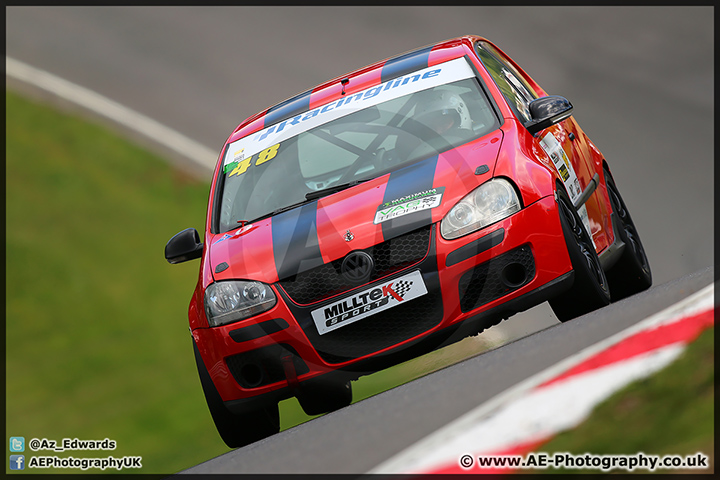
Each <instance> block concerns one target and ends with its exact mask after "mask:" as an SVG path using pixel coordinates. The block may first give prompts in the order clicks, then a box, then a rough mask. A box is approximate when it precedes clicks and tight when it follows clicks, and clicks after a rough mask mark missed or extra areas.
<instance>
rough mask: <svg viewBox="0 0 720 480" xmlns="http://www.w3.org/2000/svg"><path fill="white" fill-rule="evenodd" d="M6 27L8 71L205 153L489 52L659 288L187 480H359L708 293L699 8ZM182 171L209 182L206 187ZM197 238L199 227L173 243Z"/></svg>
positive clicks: (707, 157)
mask: <svg viewBox="0 0 720 480" xmlns="http://www.w3.org/2000/svg"><path fill="white" fill-rule="evenodd" d="M5 13H6V53H7V55H8V56H9V57H12V58H15V59H18V60H20V61H22V62H25V63H27V64H29V65H32V66H34V67H37V68H41V69H43V70H46V71H48V72H50V73H53V74H55V75H57V76H59V77H62V78H65V79H67V80H69V81H71V82H74V83H76V84H78V85H81V86H83V87H86V88H89V89H91V90H94V91H96V92H98V93H100V94H102V95H104V96H106V97H108V98H111V99H112V100H114V101H116V102H118V103H121V104H123V105H126V106H128V107H129V108H132V109H134V110H136V111H138V112H140V113H142V114H144V115H146V116H148V117H150V118H152V119H155V120H157V121H159V122H161V123H163V124H165V125H167V126H169V127H171V128H173V129H175V130H177V131H179V132H180V133H182V134H184V135H185V136H187V137H190V138H191V139H194V140H196V141H198V142H200V143H201V144H204V145H206V146H208V147H209V148H211V149H214V150H219V149H220V147H221V146H222V144H223V142H224V141H225V139H226V137H227V136H228V135H229V133H230V132H231V131H232V130H233V129H234V128H235V126H236V125H237V124H238V123H240V122H241V121H242V120H243V119H245V118H246V117H248V116H250V115H252V114H254V113H256V112H257V111H261V110H264V109H265V108H267V107H269V106H271V105H272V104H274V103H277V102H279V101H281V100H284V99H285V98H288V97H290V96H292V95H294V94H296V93H299V92H302V91H305V90H307V89H309V88H312V87H313V86H315V85H316V84H318V83H321V82H323V81H325V80H327V79H330V78H333V77H336V76H338V75H341V74H342V73H345V72H348V71H351V70H353V69H356V68H359V67H362V66H364V65H367V64H370V63H373V62H376V61H378V60H381V59H383V58H387V57H391V56H394V55H397V54H400V53H403V52H405V51H408V50H412V49H414V48H417V47H420V46H424V45H427V44H430V43H434V42H436V41H439V40H444V39H447V38H451V37H455V36H459V35H463V34H470V33H472V34H478V35H482V36H485V37H487V38H489V39H490V40H492V41H494V42H496V43H497V44H498V45H499V46H500V47H501V48H502V49H504V50H505V51H506V52H507V53H508V54H509V55H510V56H511V57H513V59H515V60H516V61H517V62H518V63H519V64H520V65H521V66H523V67H524V68H525V70H526V71H527V72H528V73H529V74H530V75H531V76H532V77H533V78H534V79H535V80H536V81H537V82H538V83H540V84H541V85H542V86H543V87H544V88H545V89H546V90H548V91H549V92H550V93H553V94H559V95H563V96H565V97H567V98H568V99H570V101H571V102H572V103H573V104H574V106H575V110H574V115H575V118H576V119H577V120H578V122H579V123H580V125H581V127H582V128H583V129H584V130H585V132H586V133H587V134H588V135H589V137H590V138H591V139H592V140H593V142H594V143H595V144H596V145H597V146H598V148H599V149H600V150H601V151H602V152H603V153H604V155H605V157H606V158H607V159H608V161H609V163H610V166H611V168H612V171H613V174H614V176H615V178H616V182H617V184H618V187H619V188H620V190H621V192H622V194H623V197H624V199H625V201H626V203H627V205H628V207H629V209H630V211H631V212H632V215H633V218H634V220H635V223H636V225H637V227H638V230H639V232H640V234H641V236H642V239H643V243H644V245H645V248H646V251H647V253H648V257H649V259H650V263H651V266H652V268H653V276H654V284H655V285H659V287H655V288H653V289H652V290H651V291H649V292H647V293H645V294H642V295H638V296H636V297H634V298H632V299H628V300H626V301H625V302H621V303H619V304H615V305H611V306H610V307H608V308H606V309H603V310H601V311H599V312H597V313H595V314H591V315H589V316H587V317H584V318H581V319H578V320H577V321H573V322H570V323H567V324H559V323H558V322H557V320H556V319H555V317H554V315H553V314H552V312H551V311H550V309H549V308H548V307H547V306H546V305H543V306H540V307H536V308H534V309H531V310H529V311H527V312H524V313H522V314H519V315H516V316H515V317H513V318H511V319H510V320H508V321H506V322H503V324H501V326H500V327H501V328H502V329H503V331H504V332H506V333H505V335H506V336H507V337H508V338H518V337H523V336H526V335H530V334H532V335H531V336H527V337H525V338H523V339H521V340H517V341H515V342H512V343H509V344H507V345H505V346H503V347H502V348H499V349H497V350H494V351H492V352H489V353H486V354H483V355H480V356H478V357H475V358H473V359H470V360H468V361H466V362H463V363H461V364H458V365H455V366H453V367H450V368H447V369H444V370H442V371H441V372H438V373H436V374H433V375H431V376H428V377H424V378H422V379H419V380H417V381H414V382H412V383H410V384H408V385H405V386H402V387H399V388H396V389H393V390H391V391H388V392H385V393H384V394H381V395H378V396H376V397H373V398H370V399H368V400H365V401H363V402H359V403H358V404H355V405H353V406H351V407H349V408H346V409H343V410H341V411H339V412H335V413H333V414H330V415H326V416H324V417H321V418H318V419H316V420H314V421H312V422H309V423H308V424H304V425H301V426H298V427H295V428H293V429H291V430H288V431H286V432H282V433H281V434H279V435H276V436H274V437H272V438H270V439H267V440H265V441H262V442H258V443H256V444H254V445H251V446H249V447H246V448H244V449H239V450H236V451H233V452H230V453H228V454H227V455H224V456H222V457H219V458H218V459H216V460H215V461H213V462H212V463H206V464H202V465H200V466H198V467H196V468H195V469H192V471H193V472H195V473H201V472H209V471H218V472H230V471H232V472H268V473H270V472H272V473H282V472H316V473H320V472H354V473H362V472H365V471H367V470H368V469H370V468H372V467H373V466H374V465H375V464H377V463H379V462H380V461H383V460H385V459H386V458H387V457H389V456H391V455H392V454H393V453H395V452H397V451H399V450H400V449H401V448H403V447H404V446H406V445H407V444H408V443H411V442H412V441H414V440H417V439H419V438H420V437H421V436H422V435H424V434H427V433H430V432H431V431H432V430H433V429H435V428H437V427H439V426H442V425H443V424H444V423H446V422H447V421H449V420H451V419H453V418H455V417H457V416H458V415H460V414H462V413H464V412H465V411H467V410H469V409H470V408H472V407H474V406H476V405H477V404H478V403H480V402H482V401H484V400H487V399H489V398H491V397H492V396H493V395H494V394H496V393H499V392H501V391H503V390H505V389H506V388H508V387H509V386H511V385H513V384H515V383H517V382H519V381H521V380H522V379H523V378H526V377H527V376H528V375H530V374H532V373H533V372H534V371H539V370H541V369H542V368H544V366H548V365H551V364H553V363H555V362H556V361H557V360H559V359H561V358H564V357H565V356H567V355H569V354H571V353H574V352H575V351H577V350H579V349H581V348H583V347H584V346H587V345H589V344H592V343H594V342H595V341H597V340H599V339H601V338H604V337H607V336H609V335H612V334H613V333H615V332H616V331H618V330H621V329H622V328H624V327H625V326H627V325H630V324H632V323H634V322H637V321H639V320H641V319H642V318H644V317H646V316H647V315H649V314H651V313H654V312H655V311H657V310H659V309H661V308H663V306H667V305H669V304H671V303H672V302H673V301H676V300H679V299H680V298H682V297H683V296H686V295H687V294H689V293H692V291H696V290H699V289H700V288H702V287H704V286H705V285H707V284H708V283H710V282H711V281H712V275H713V272H712V271H709V270H706V268H707V267H708V266H710V265H712V264H713V248H714V228H713V224H714V222H713V219H714V200H713V196H714V195H713V194H714V169H713V158H714V156H713V140H714V137H713V133H714V127H713V120H714V109H713V106H714V89H713V87H714V77H713V63H714V58H713V45H714V42H713V13H714V12H713V9H712V7H533V8H528V7H442V8H441V7H227V8H225V7H223V8H220V7H211V8H207V7H6V9H5ZM13 87H16V88H22V87H21V86H18V85H13ZM48 100H51V101H54V100H52V99H50V98H48ZM140 140H141V141H143V143H146V144H148V142H147V140H144V139H140ZM149 145H151V146H152V143H149ZM173 160H175V161H177V162H178V164H179V165H181V166H185V167H187V166H188V165H189V163H188V161H187V159H183V158H180V157H177V156H176V157H175V158H173ZM193 171H194V172H196V173H200V174H201V175H205V178H207V179H208V180H209V176H210V174H209V172H208V173H204V172H202V171H199V172H198V169H194V170H193ZM203 224H204V219H202V218H199V219H197V223H196V224H195V225H179V226H178V229H177V230H178V231H179V230H181V229H183V228H185V227H188V226H194V227H196V228H198V230H202V227H203ZM174 233H176V232H168V238H170V236H172V235H173V234H174ZM695 272H702V273H695ZM686 275H690V276H689V277H684V276H686ZM681 277H683V278H681ZM675 279H680V280H675ZM493 328H495V329H497V328H498V327H493ZM533 332H536V333H533ZM449 392H451V393H449Z"/></svg>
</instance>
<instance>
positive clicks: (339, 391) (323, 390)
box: [297, 378, 352, 415]
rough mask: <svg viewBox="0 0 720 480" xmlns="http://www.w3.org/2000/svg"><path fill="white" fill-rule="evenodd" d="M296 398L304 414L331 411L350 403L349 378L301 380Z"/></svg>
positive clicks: (350, 387)
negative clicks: (343, 379)
mask: <svg viewBox="0 0 720 480" xmlns="http://www.w3.org/2000/svg"><path fill="white" fill-rule="evenodd" d="M297 399H298V402H299V403H300V406H301V407H302V409H303V411H304V412H305V414H306V415H320V414H323V413H329V412H333V411H335V410H339V409H341V408H343V407H347V406H348V405H350V404H351V403H352V385H351V384H350V380H347V381H340V380H334V381H331V380H325V379H323V378H313V379H311V380H308V381H306V382H303V384H302V385H301V390H300V392H299V393H298V395H297Z"/></svg>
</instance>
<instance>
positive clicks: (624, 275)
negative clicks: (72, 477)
mask: <svg viewBox="0 0 720 480" xmlns="http://www.w3.org/2000/svg"><path fill="white" fill-rule="evenodd" d="M603 174H604V175H605V184H606V185H607V191H608V197H610V203H611V204H612V208H613V212H614V213H615V216H614V219H617V220H618V224H617V232H618V234H619V236H620V240H622V241H623V243H625V249H624V250H623V253H622V255H621V257H620V258H619V259H618V261H617V263H615V265H613V266H612V268H610V269H609V270H608V272H607V279H608V282H609V283H610V296H611V298H612V301H613V302H616V301H618V300H621V299H623V298H626V297H629V296H630V295H634V294H636V293H638V292H642V291H643V290H647V289H648V288H650V286H651V285H652V272H651V270H650V263H649V262H648V258H647V255H646V254H645V248H644V247H643V244H642V241H640V235H638V232H637V229H636V228H635V223H633V220H632V217H631V216H630V211H629V210H628V209H627V207H626V206H625V202H624V201H623V199H622V197H621V196H620V191H619V190H618V188H617V186H616V185H615V181H614V180H613V178H612V175H611V174H610V172H609V171H608V170H607V169H603Z"/></svg>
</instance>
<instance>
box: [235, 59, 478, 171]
mask: <svg viewBox="0 0 720 480" xmlns="http://www.w3.org/2000/svg"><path fill="white" fill-rule="evenodd" d="M474 76H475V73H474V72H473V70H472V68H470V65H468V63H467V60H465V59H464V58H456V59H455V60H450V61H449V62H445V63H441V64H438V65H433V66H432V67H428V68H424V69H422V70H417V71H415V72H411V73H408V74H406V75H402V76H400V77H398V78H393V79H392V80H388V81H387V82H385V83H381V84H380V85H377V86H375V87H371V88H368V89H366V90H363V91H361V92H358V93H355V94H352V95H347V96H345V97H343V98H341V99H339V100H335V101H333V102H330V103H328V104H325V105H322V106H320V107H317V108H315V109H313V110H310V111H308V112H305V113H301V114H299V115H296V116H294V117H292V118H288V119H286V120H283V121H282V122H279V123H277V124H275V125H271V126H269V127H268V128H265V129H263V130H260V131H259V132H256V133H253V134H251V135H248V136H246V137H243V138H241V139H239V140H237V141H236V142H233V143H232V144H231V145H230V148H229V149H228V152H227V154H226V155H225V159H224V161H223V166H227V165H228V164H230V163H233V162H236V161H238V162H239V164H240V165H241V167H240V168H241V170H242V171H244V170H243V168H244V169H247V167H243V165H245V164H243V163H241V162H242V161H243V160H245V161H247V160H246V159H249V158H251V157H252V156H253V155H255V154H257V153H258V152H262V151H265V150H266V149H268V148H271V147H272V146H274V145H277V144H279V143H281V142H282V141H284V140H287V139H288V138H292V137H294V136H296V135H298V134H300V133H302V132H306V131H308V130H310V129H313V128H315V127H319V126H320V125H324V124H326V123H328V122H331V121H333V120H336V119H338V118H341V117H344V116H346V115H349V114H351V113H354V112H357V111H359V110H362V109H365V108H369V107H373V106H375V105H378V104H380V103H383V102H387V101H389V100H394V99H396V98H399V97H402V96H404V95H409V94H411V93H415V92H419V91H421V90H426V89H428V88H433V87H437V86H439V85H444V84H446V83H451V82H455V81H458V80H463V79H466V78H471V77H474ZM238 152H242V155H243V160H238V159H237V157H238V156H239V155H238ZM247 165H248V166H249V165H250V163H249V162H248V163H247ZM239 173H241V172H240V171H238V174H239Z"/></svg>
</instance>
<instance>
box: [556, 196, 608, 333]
mask: <svg viewBox="0 0 720 480" xmlns="http://www.w3.org/2000/svg"><path fill="white" fill-rule="evenodd" d="M557 203H558V211H559V214H560V223H561V224H562V229H563V233H564V235H565V244H566V246H567V249H568V254H569V255H570V261H571V262H572V267H573V271H574V272H575V273H574V277H575V279H574V281H573V285H572V287H570V290H568V291H566V292H565V293H563V294H562V295H560V296H558V297H555V298H553V299H552V300H550V302H549V303H550V307H551V308H552V310H553V312H554V313H555V316H556V317H557V318H558V320H560V321H561V322H567V321H568V320H572V319H573V318H575V317H579V316H580V315H584V314H586V313H588V312H592V311H593V310H596V309H598V308H601V307H604V306H606V305H608V304H609V303H610V290H609V289H608V281H607V279H606V278H605V272H604V271H603V269H602V266H601V265H600V259H598V256H597V253H596V252H595V246H594V245H593V242H592V239H591V238H590V234H589V233H588V231H587V230H586V228H585V225H583V223H582V220H581V219H580V216H579V215H578V213H577V211H576V210H575V207H573V204H572V202H570V198H569V197H568V196H567V194H566V193H565V191H564V190H562V189H558V191H557Z"/></svg>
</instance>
